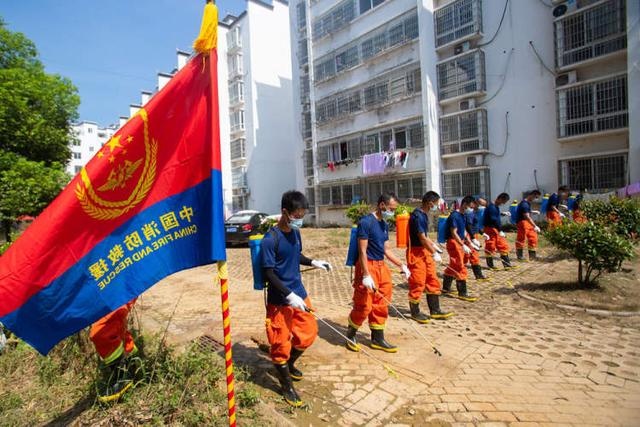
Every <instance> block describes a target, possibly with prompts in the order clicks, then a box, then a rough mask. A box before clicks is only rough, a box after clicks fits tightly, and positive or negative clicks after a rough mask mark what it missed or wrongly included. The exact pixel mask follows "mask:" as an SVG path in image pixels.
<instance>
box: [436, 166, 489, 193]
mask: <svg viewBox="0 0 640 427" xmlns="http://www.w3.org/2000/svg"><path fill="white" fill-rule="evenodd" d="M442 189H443V197H445V198H448V199H452V198H458V197H464V196H481V197H484V198H487V197H489V191H490V190H489V189H490V187H489V170H488V169H482V170H476V171H469V172H449V173H443V174H442Z"/></svg>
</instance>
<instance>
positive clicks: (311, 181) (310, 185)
mask: <svg viewBox="0 0 640 427" xmlns="http://www.w3.org/2000/svg"><path fill="white" fill-rule="evenodd" d="M307 187H313V177H312V176H310V177H308V178H307Z"/></svg>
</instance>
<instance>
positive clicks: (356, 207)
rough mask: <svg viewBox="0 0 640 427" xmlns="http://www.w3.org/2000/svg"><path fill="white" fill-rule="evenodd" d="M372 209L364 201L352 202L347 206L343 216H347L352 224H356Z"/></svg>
mask: <svg viewBox="0 0 640 427" xmlns="http://www.w3.org/2000/svg"><path fill="white" fill-rule="evenodd" d="M372 210H373V208H372V207H371V206H370V205H369V204H367V203H365V202H359V203H354V204H352V205H351V206H349V207H348V208H347V210H346V211H345V212H344V216H346V217H347V218H349V220H350V221H351V223H352V224H357V223H358V221H360V218H362V217H363V216H365V215H368V214H370V213H371V211H372Z"/></svg>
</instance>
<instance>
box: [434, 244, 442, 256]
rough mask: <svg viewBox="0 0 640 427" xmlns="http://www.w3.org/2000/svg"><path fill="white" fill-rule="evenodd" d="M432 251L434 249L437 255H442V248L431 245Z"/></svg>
mask: <svg viewBox="0 0 640 427" xmlns="http://www.w3.org/2000/svg"><path fill="white" fill-rule="evenodd" d="M433 249H435V250H436V252H437V253H439V254H441V253H442V248H441V247H440V246H439V245H433Z"/></svg>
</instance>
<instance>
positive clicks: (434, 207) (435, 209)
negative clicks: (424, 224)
mask: <svg viewBox="0 0 640 427" xmlns="http://www.w3.org/2000/svg"><path fill="white" fill-rule="evenodd" d="M429 210H430V211H431V212H435V211H437V210H438V205H433V206H431V209H429Z"/></svg>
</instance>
